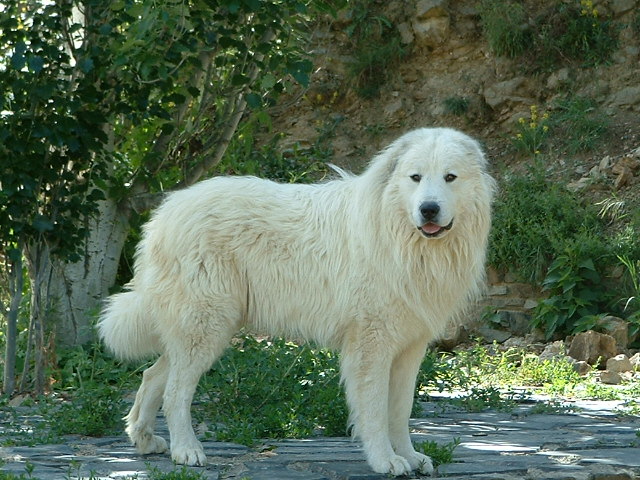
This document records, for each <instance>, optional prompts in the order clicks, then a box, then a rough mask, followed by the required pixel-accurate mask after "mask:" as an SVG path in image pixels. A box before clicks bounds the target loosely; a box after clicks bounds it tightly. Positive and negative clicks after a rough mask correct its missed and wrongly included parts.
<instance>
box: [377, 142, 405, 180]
mask: <svg viewBox="0 0 640 480" xmlns="http://www.w3.org/2000/svg"><path fill="white" fill-rule="evenodd" d="M408 146H409V140H408V139H407V138H406V136H403V137H400V138H399V139H397V140H396V141H395V142H393V143H391V144H390V145H388V146H387V147H385V148H384V149H383V150H382V151H380V153H378V154H377V155H376V156H375V157H373V160H371V163H370V164H369V170H375V172H376V174H377V176H379V177H380V181H381V183H387V181H388V179H389V178H391V177H392V176H393V172H395V170H396V167H397V166H398V161H399V159H400V156H401V155H402V153H403V152H404V151H405V150H406V149H407V148H408Z"/></svg>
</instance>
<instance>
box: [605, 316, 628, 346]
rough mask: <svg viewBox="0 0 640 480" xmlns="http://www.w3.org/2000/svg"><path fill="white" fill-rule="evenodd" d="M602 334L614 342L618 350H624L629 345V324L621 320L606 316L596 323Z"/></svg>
mask: <svg viewBox="0 0 640 480" xmlns="http://www.w3.org/2000/svg"><path fill="white" fill-rule="evenodd" d="M598 326H600V327H601V328H602V330H603V331H604V333H606V334H608V335H611V336H612V337H613V338H614V339H615V340H616V345H618V349H625V348H627V345H628V344H629V323H628V322H627V321H626V320H623V319H622V318H618V317H614V316H612V315H607V316H606V317H604V318H603V319H602V320H600V321H599V322H598Z"/></svg>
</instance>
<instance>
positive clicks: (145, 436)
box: [126, 426, 169, 455]
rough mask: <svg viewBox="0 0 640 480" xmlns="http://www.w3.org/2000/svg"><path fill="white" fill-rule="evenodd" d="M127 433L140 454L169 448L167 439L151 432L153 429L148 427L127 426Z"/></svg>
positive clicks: (161, 451) (164, 450)
mask: <svg viewBox="0 0 640 480" xmlns="http://www.w3.org/2000/svg"><path fill="white" fill-rule="evenodd" d="M126 432H127V435H129V438H130V439H131V443H132V444H133V445H135V446H136V451H137V452H138V453H139V454H141V455H147V454H149V453H164V452H166V451H167V450H168V449H169V448H168V446H167V441H166V440H165V439H164V438H162V437H159V436H157V435H154V434H153V430H151V429H150V428H148V427H142V428H136V427H135V426H130V427H127V430H126Z"/></svg>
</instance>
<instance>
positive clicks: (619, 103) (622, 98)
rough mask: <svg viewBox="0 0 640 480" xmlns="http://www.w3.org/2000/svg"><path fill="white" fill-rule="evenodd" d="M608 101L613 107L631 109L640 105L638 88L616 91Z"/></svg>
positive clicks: (639, 89)
mask: <svg viewBox="0 0 640 480" xmlns="http://www.w3.org/2000/svg"><path fill="white" fill-rule="evenodd" d="M609 101H610V103H611V104H612V105H613V106H615V107H631V106H634V105H637V104H640V87H639V86H633V87H626V88H623V89H621V90H618V91H617V92H616V93H615V94H613V95H612V96H611V98H610V99H609Z"/></svg>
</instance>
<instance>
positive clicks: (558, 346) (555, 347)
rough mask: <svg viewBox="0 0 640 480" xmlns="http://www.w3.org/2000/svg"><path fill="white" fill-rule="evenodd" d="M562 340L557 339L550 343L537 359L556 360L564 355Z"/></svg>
mask: <svg viewBox="0 0 640 480" xmlns="http://www.w3.org/2000/svg"><path fill="white" fill-rule="evenodd" d="M564 351H565V348H564V342H563V341H562V340H558V341H556V342H553V343H550V344H549V345H547V346H546V347H544V350H543V351H542V353H541V354H540V356H539V357H538V360H540V361H541V362H543V361H545V360H556V359H558V358H562V357H564Z"/></svg>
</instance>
